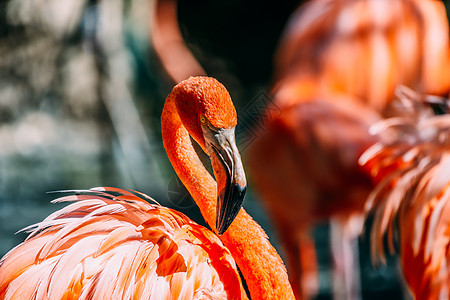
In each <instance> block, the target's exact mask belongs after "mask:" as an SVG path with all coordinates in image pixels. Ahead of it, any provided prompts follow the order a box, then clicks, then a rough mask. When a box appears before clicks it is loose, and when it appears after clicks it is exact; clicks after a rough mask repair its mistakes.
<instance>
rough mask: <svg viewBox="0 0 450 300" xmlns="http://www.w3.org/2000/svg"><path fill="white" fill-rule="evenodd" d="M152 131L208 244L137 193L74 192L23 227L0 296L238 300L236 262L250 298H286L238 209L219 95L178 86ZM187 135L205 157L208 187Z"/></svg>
mask: <svg viewBox="0 0 450 300" xmlns="http://www.w3.org/2000/svg"><path fill="white" fill-rule="evenodd" d="M161 123H162V135H163V142H164V147H165V149H166V152H167V154H168V157H169V159H170V161H171V163H172V165H173V167H174V169H175V171H176V173H177V174H178V176H179V177H180V179H181V180H182V182H183V183H184V185H185V186H186V187H187V189H188V190H189V192H190V194H191V195H192V196H193V198H194V200H195V201H196V203H197V205H198V206H199V208H200V211H201V213H202V215H203V216H204V218H205V220H206V221H207V223H208V224H209V225H210V226H211V228H212V230H213V231H214V232H216V233H217V234H218V236H217V235H216V234H214V233H213V232H211V231H210V230H207V229H205V228H204V227H201V226H200V225H197V224H196V223H194V222H193V221H191V220H190V219H188V218H187V217H186V216H184V215H183V214H181V213H179V212H177V211H175V210H171V209H168V208H165V207H162V206H160V205H158V204H156V203H155V202H154V201H152V200H151V198H150V197H148V196H146V195H144V194H141V193H138V192H132V191H128V190H121V189H116V188H94V189H91V190H90V191H86V192H83V191H81V192H77V193H76V194H75V195H70V196H67V197H62V198H59V199H57V200H55V201H56V202H63V201H71V202H73V203H72V204H70V205H68V206H66V207H65V208H63V209H61V210H59V211H57V212H55V213H53V214H51V215H50V216H49V217H47V218H46V219H45V220H43V221H42V222H40V223H38V224H36V225H34V226H31V227H29V228H26V230H29V231H31V233H30V235H29V236H28V238H27V239H26V240H25V241H24V242H23V243H22V244H20V245H18V246H17V247H15V248H14V249H12V250H11V251H10V252H8V253H7V254H6V255H5V256H4V257H3V258H2V260H1V262H0V298H4V299H74V298H80V299H91V298H96V299H112V298H123V299H131V298H132V299H247V295H246V293H245V291H244V289H243V286H242V283H241V280H240V277H239V273H238V271H237V267H236V263H237V265H238V266H239V268H240V271H241V272H242V274H243V277H244V278H245V280H246V283H247V285H248V289H249V292H250V296H251V297H252V298H253V299H294V295H293V292H292V289H291V287H290V284H289V281H288V277H287V272H286V269H285V267H284V264H283V262H282V260H281V258H280V257H279V255H278V254H277V252H276V251H275V249H274V248H273V247H272V245H271V244H270V243H269V241H268V238H267V236H266V235H265V233H264V231H263V229H262V228H261V227H260V226H259V225H258V224H257V223H256V222H255V221H253V219H252V218H251V217H250V216H249V215H248V214H247V213H246V212H245V211H244V209H241V204H242V201H243V198H244V194H245V188H246V178H245V174H244V170H243V166H242V163H241V159H240V155H239V152H238V149H237V147H236V143H235V137H234V128H235V126H236V111H235V108H234V106H233V103H232V101H231V98H230V95H229V94H228V92H227V90H226V89H225V87H224V86H223V85H222V84H221V83H219V82H218V81H217V80H215V79H213V78H209V77H191V78H189V79H187V80H185V81H182V82H181V83H179V84H178V85H176V86H175V87H174V88H173V90H172V92H171V93H170V94H169V96H168V97H167V99H166V102H165V105H164V109H163V112H162V117H161ZM190 137H192V138H193V139H194V140H195V141H196V142H197V143H198V144H199V145H200V146H201V147H202V149H203V150H204V151H206V153H208V154H209V156H210V158H211V164H212V168H213V171H214V175H215V177H216V179H217V183H216V181H215V180H214V179H213V177H212V176H211V175H210V174H209V172H208V171H207V169H206V168H205V167H204V166H203V164H202V163H201V161H200V159H199V157H198V155H197V154H196V152H195V150H194V147H193V145H192V142H191V140H190ZM148 201H150V202H152V203H149V202H148ZM216 203H217V204H216ZM216 216H217V218H216ZM233 220H234V221H233ZM235 262H236V263H235Z"/></svg>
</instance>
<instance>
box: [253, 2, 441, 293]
mask: <svg viewBox="0 0 450 300" xmlns="http://www.w3.org/2000/svg"><path fill="white" fill-rule="evenodd" d="M449 51H450V50H449V37H448V22H447V19H446V14H445V9H444V6H443V4H442V3H441V2H439V1H431V0H430V1H429V0H417V1H416V0H359V1H357V0H337V1H333V0H315V1H309V2H308V3H306V4H305V5H303V6H301V7H300V8H299V9H298V11H296V12H295V13H294V14H293V15H292V17H291V19H290V20H289V23H288V26H287V29H286V31H285V34H284V37H283V38H282V40H281V43H280V45H279V48H278V51H277V54H276V56H275V66H276V71H275V75H274V78H275V79H274V81H275V83H274V85H273V89H272V92H271V93H272V96H273V104H272V105H271V106H270V107H269V109H268V110H267V116H266V118H265V120H264V121H263V124H262V126H261V127H262V129H261V130H260V131H259V133H258V134H257V137H258V140H256V141H255V142H254V143H253V144H252V146H251V149H250V153H249V155H248V156H247V157H248V165H249V169H250V171H251V175H252V179H253V183H254V186H255V187H256V188H257V189H258V191H259V194H260V196H261V198H262V199H263V200H264V202H265V204H266V205H267V207H268V209H269V211H270V212H271V214H272V217H273V220H274V222H275V224H276V226H277V227H278V229H279V230H278V231H279V233H280V237H281V241H282V243H283V244H284V246H285V251H286V254H287V265H288V271H289V274H290V279H291V283H292V285H293V288H294V290H295V293H296V294H303V295H304V297H305V298H307V297H309V296H310V295H312V294H314V293H315V290H316V289H317V266H316V264H315V263H314V258H311V257H314V254H311V253H314V252H315V249H314V243H313V242H314V241H313V240H312V239H311V237H310V236H309V233H308V229H310V228H311V227H312V226H313V225H314V224H316V223H317V222H319V221H323V220H331V238H332V239H331V244H332V254H333V258H334V263H335V270H334V278H333V280H334V284H333V286H334V289H335V290H334V294H335V297H336V298H337V299H355V298H356V299H357V298H358V297H359V296H358V293H359V292H358V288H359V287H358V280H359V278H358V276H359V274H358V271H357V268H358V266H357V265H356V263H355V261H356V262H357V261H358V260H357V258H355V257H356V255H357V252H356V251H354V252H355V253H352V252H353V250H352V248H354V246H352V243H355V242H354V239H355V238H356V236H357V235H358V234H359V232H360V229H361V227H362V218H363V215H364V205H365V201H366V199H367V196H368V195H369V193H370V191H371V190H372V189H373V187H374V184H373V183H372V182H371V180H370V175H369V174H368V173H367V171H366V170H364V169H362V168H361V167H360V166H359V165H358V159H359V156H360V155H361V154H362V153H363V151H364V150H365V149H367V148H368V147H369V146H370V145H371V144H373V143H374V142H375V141H376V137H375V136H371V135H370V134H369V128H370V126H371V125H372V124H374V123H375V122H377V121H378V120H379V119H380V118H381V117H382V116H387V115H388V114H389V113H390V112H389V109H390V107H391V106H390V102H391V101H392V99H393V98H394V90H395V87H396V86H397V85H398V84H406V85H409V86H412V87H415V88H416V89H418V90H423V91H426V92H429V93H434V94H443V93H445V92H448V90H449V88H450V76H448V74H449V73H448V72H449V70H450V68H449V62H450V61H449V58H450V55H449V53H450V52H449ZM355 250H357V249H355ZM311 278H313V279H311ZM314 278H315V280H314Z"/></svg>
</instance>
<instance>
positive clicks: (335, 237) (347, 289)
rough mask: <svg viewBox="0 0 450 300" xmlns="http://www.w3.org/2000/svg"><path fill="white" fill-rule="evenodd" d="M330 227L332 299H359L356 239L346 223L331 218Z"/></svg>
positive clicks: (359, 283) (359, 279) (359, 282)
mask: <svg viewBox="0 0 450 300" xmlns="http://www.w3.org/2000/svg"><path fill="white" fill-rule="evenodd" d="M330 225H331V226H330V227H331V229H330V238H331V252H332V257H333V275H332V276H333V285H332V286H333V299H334V300H361V278H360V270H359V255H358V253H359V252H358V250H359V249H358V240H357V238H356V235H355V234H352V232H351V230H348V228H346V227H347V226H348V224H345V223H343V222H342V221H341V220H338V219H332V221H331V224H330Z"/></svg>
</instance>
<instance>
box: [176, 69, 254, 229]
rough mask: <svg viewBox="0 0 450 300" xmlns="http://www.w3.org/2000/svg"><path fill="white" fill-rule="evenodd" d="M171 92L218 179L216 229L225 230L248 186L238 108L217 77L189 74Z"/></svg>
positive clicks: (182, 118)
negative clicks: (238, 131)
mask: <svg viewBox="0 0 450 300" xmlns="http://www.w3.org/2000/svg"><path fill="white" fill-rule="evenodd" d="M172 93H174V94H176V96H177V97H176V99H177V100H176V107H177V110H178V115H179V116H180V119H181V121H182V123H183V124H184V126H185V127H186V128H187V130H188V131H189V133H190V135H191V136H192V137H193V138H194V139H195V140H196V141H197V143H198V144H199V145H200V146H201V147H202V148H203V150H205V152H206V153H208V155H209V157H210V159H211V164H212V168H213V171H214V175H215V177H216V181H217V195H218V196H217V206H216V229H217V233H218V234H223V233H224V232H225V231H226V230H227V229H228V227H229V226H230V225H231V223H232V222H233V220H234V219H235V218H236V216H237V214H238V213H239V210H240V208H241V206H242V202H243V200H244V196H245V192H246V189H247V181H246V178H245V173H244V168H243V166H242V161H241V156H240V154H239V151H238V148H237V146H236V140H235V127H236V124H237V115H236V109H235V108H234V105H233V102H232V101H231V97H230V94H229V93H228V91H227V90H226V88H225V87H224V86H223V85H222V84H221V83H220V82H218V81H217V80H216V79H214V78H210V77H190V78H189V79H187V80H184V81H182V82H181V83H179V84H178V85H176V86H175V87H174V89H173V92H172Z"/></svg>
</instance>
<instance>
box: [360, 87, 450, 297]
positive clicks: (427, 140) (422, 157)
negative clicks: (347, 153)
mask: <svg viewBox="0 0 450 300" xmlns="http://www.w3.org/2000/svg"><path fill="white" fill-rule="evenodd" d="M398 94H399V99H400V100H401V101H399V102H398V103H396V107H395V108H394V109H395V110H397V113H396V115H395V117H392V118H389V119H386V120H383V121H381V122H380V123H378V124H376V125H375V126H374V127H373V131H374V132H377V133H378V135H379V137H380V141H379V142H378V143H376V144H375V145H374V146H372V147H371V148H370V149H369V150H367V152H365V153H364V155H363V156H362V157H361V163H362V164H363V165H364V166H365V167H366V168H368V169H369V170H370V172H371V174H372V176H373V178H374V181H375V182H376V183H377V184H378V185H377V188H376V189H375V190H374V191H373V193H372V194H371V197H370V198H369V201H368V203H367V209H368V211H369V212H373V213H374V222H373V225H372V231H371V243H372V244H371V250H372V258H373V259H374V261H375V263H376V258H377V257H379V258H380V259H381V261H382V262H385V253H384V244H383V237H384V235H385V233H386V232H387V235H388V243H389V244H388V245H389V249H390V251H391V252H392V253H394V252H395V246H394V240H396V241H398V246H399V254H400V260H401V265H402V271H403V274H404V277H405V279H406V283H407V284H408V286H409V288H410V291H411V292H412V294H413V295H414V298H415V299H427V300H435V299H448V298H449V295H450V290H449V288H450V262H449V260H448V259H449V256H450V250H449V249H450V248H449V247H450V219H449V216H450V114H448V113H450V102H449V101H448V100H447V103H446V102H445V101H443V100H441V101H440V100H439V99H436V98H434V99H433V98H432V99H431V102H433V103H432V105H433V106H435V108H436V109H438V110H439V109H440V110H441V112H444V111H447V114H444V115H434V113H433V111H432V110H431V109H430V107H427V104H426V103H425V102H427V101H428V100H427V101H423V99H422V98H423V97H422V96H421V95H420V94H417V93H415V92H413V91H411V90H409V89H406V88H402V89H399V92H398ZM439 101H440V104H439V103H438V102H439ZM428 102H430V101H428ZM436 105H438V107H436Z"/></svg>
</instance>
